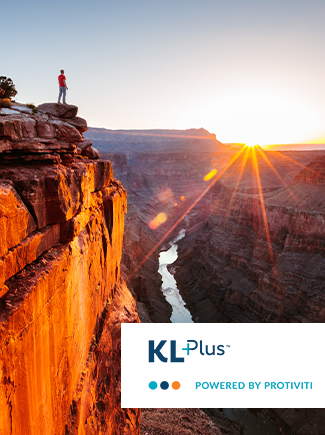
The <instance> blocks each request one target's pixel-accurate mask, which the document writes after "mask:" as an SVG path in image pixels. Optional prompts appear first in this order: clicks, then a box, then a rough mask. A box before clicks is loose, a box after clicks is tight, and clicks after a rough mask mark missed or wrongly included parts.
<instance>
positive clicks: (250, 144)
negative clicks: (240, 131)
mask: <svg viewBox="0 0 325 435" xmlns="http://www.w3.org/2000/svg"><path fill="white" fill-rule="evenodd" d="M245 145H246V146H247V147H248V148H255V147H258V144H254V143H246V144H245Z"/></svg>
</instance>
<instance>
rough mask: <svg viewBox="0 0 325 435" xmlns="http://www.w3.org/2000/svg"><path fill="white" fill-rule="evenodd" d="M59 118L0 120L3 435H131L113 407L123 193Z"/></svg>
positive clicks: (125, 308) (134, 423) (132, 311)
mask: <svg viewBox="0 0 325 435" xmlns="http://www.w3.org/2000/svg"><path fill="white" fill-rule="evenodd" d="M62 109H64V105H57V104H53V105H48V106H45V107H44V106H43V107H42V106H40V108H39V111H38V113H37V114H32V113H30V111H28V110H27V109H26V110H21V109H20V110H19V112H18V111H17V113H9V114H7V115H6V116H1V117H0V343H1V344H0V406H1V413H0V434H1V435H8V434H13V435H14V434H15V435H21V434H24V435H33V434H37V435H40V434H44V435H50V434H51V435H52V434H53V435H58V434H65V435H67V434H85V435H86V434H87V435H92V434H93V435H95V434H116V435H117V434H130V435H131V434H132V435H133V434H139V418H140V413H139V410H137V409H121V408H120V346H121V343H120V324H121V322H138V321H139V320H138V315H137V311H136V305H135V301H134V299H133V297H132V295H131V294H130V292H129V290H128V289H127V287H126V285H125V283H124V282H123V280H122V279H121V273H120V260H121V254H122V243H123V231H124V214H125V213H126V191H125V189H124V188H123V187H122V185H121V183H120V182H119V181H118V180H116V179H114V178H113V172H112V168H111V164H110V162H108V161H105V162H104V161H100V160H97V157H98V154H97V153H96V150H93V152H91V151H92V149H91V143H89V141H85V140H84V139H83V137H82V134H81V133H82V132H83V131H85V129H86V128H87V127H86V122H85V121H84V120H82V119H81V118H77V117H76V110H75V109H74V108H73V107H71V106H68V105H67V106H66V107H65V109H66V110H65V111H63V112H62V113H61V112H60V111H62ZM69 110H70V112H69ZM71 110H72V111H71ZM85 150H88V151H87V152H89V151H90V155H92V156H93V157H94V158H95V160H91V159H88V158H86V157H85V156H86V155H87V153H86V152H85ZM88 155H89V154H88Z"/></svg>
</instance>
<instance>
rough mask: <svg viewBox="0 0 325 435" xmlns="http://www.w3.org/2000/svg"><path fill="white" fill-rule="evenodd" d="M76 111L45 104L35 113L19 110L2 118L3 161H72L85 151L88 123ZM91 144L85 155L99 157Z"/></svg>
mask: <svg viewBox="0 0 325 435" xmlns="http://www.w3.org/2000/svg"><path fill="white" fill-rule="evenodd" d="M77 111H78V108H77V107H76V106H71V105H68V104H58V103H45V104H41V105H40V106H38V109H37V113H35V114H30V113H28V112H25V111H16V113H11V114H9V115H4V116H1V118H0V138H1V142H0V162H1V163H12V162H20V163H21V162H51V163H71V162H73V161H74V160H75V159H76V157H77V154H78V149H79V148H80V149H83V144H84V138H83V136H82V133H83V132H84V131H86V130H87V122H86V120H84V119H82V118H78V117H77V116H76V114H77ZM11 112H15V111H11ZM91 145H92V144H89V141H88V142H87V147H86V148H87V150H88V151H87V154H85V156H86V157H87V158H91V159H97V158H99V153H98V151H97V150H96V151H93V150H92V148H91ZM81 154H82V153H81Z"/></svg>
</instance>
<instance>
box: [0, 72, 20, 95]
mask: <svg viewBox="0 0 325 435" xmlns="http://www.w3.org/2000/svg"><path fill="white" fill-rule="evenodd" d="M0 88H2V89H3V90H4V91H5V93H4V95H3V96H2V98H9V99H10V100H11V99H12V98H14V97H15V96H16V95H17V93H18V92H17V91H16V88H15V85H14V83H13V81H12V80H11V78H9V77H8V78H7V77H5V76H0Z"/></svg>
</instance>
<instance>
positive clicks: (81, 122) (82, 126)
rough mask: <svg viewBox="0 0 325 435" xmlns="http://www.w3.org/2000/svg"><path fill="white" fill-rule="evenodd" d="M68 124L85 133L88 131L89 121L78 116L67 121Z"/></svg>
mask: <svg viewBox="0 0 325 435" xmlns="http://www.w3.org/2000/svg"><path fill="white" fill-rule="evenodd" d="M66 122H68V123H69V124H71V125H73V126H74V127H76V128H77V129H78V130H79V131H80V133H84V132H85V131H87V130H88V127H87V121H86V120H85V119H83V118H79V116H76V117H75V118H71V119H67V120H66Z"/></svg>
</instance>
